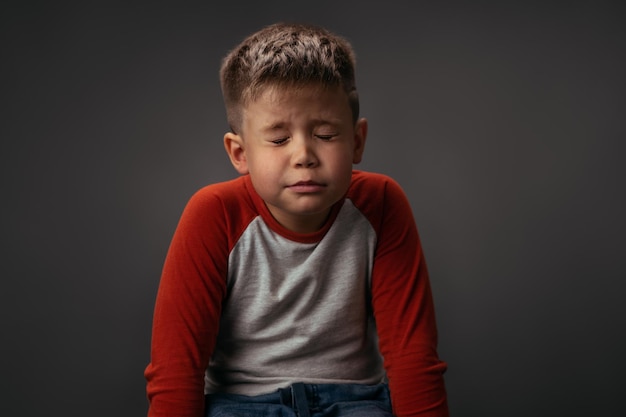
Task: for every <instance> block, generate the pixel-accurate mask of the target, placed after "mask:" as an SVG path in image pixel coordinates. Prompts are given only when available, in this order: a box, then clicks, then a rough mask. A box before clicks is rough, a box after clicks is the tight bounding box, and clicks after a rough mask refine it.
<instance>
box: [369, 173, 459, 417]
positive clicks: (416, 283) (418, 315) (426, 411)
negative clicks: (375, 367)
mask: <svg viewBox="0 0 626 417" xmlns="http://www.w3.org/2000/svg"><path fill="white" fill-rule="evenodd" d="M379 201H380V200H379ZM383 201H384V209H383V212H382V213H380V218H379V219H378V221H377V224H375V225H374V227H375V228H377V233H378V245H377V250H376V256H375V260H374V268H373V272H372V304H373V308H374V315H375V318H376V323H377V328H378V334H379V340H380V341H379V343H380V350H381V353H382V355H383V357H384V364H385V369H386V371H387V375H388V378H389V389H390V392H391V399H392V405H393V409H394V413H395V415H397V416H398V417H408V416H421V417H426V416H428V417H447V416H448V406H447V399H446V390H445V386H444V380H443V373H444V372H445V370H446V364H445V363H444V362H442V361H440V360H439V358H438V355H437V328H436V324H435V312H434V306H433V300H432V294H431V289H430V283H429V278H428V271H427V269H426V263H425V261H424V254H423V252H422V247H421V244H420V240H419V236H418V232H417V228H416V226H415V221H414V219H413V213H412V211H411V207H410V206H409V202H408V201H407V199H406V197H405V195H404V193H403V191H402V190H401V189H400V186H399V185H398V184H397V183H395V182H393V181H392V180H390V179H387V180H386V181H385V182H384V199H383Z"/></svg>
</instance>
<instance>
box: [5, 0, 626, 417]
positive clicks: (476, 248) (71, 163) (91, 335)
mask: <svg viewBox="0 0 626 417" xmlns="http://www.w3.org/2000/svg"><path fill="white" fill-rule="evenodd" d="M221 3H223V4H222V5H220V6H215V5H212V4H210V3H209V2H196V3H185V5H182V4H177V5H174V3H171V4H169V5H167V4H166V3H163V2H154V4H149V3H146V4H143V5H139V4H136V5H134V6H132V5H129V4H124V3H122V2H120V4H119V5H115V4H113V3H111V2H93V3H89V2H85V3H82V5H80V4H70V3H56V2H45V3H44V2H42V3H39V4H37V3H29V4H25V2H13V3H7V2H3V6H1V7H2V9H3V10H2V11H1V13H0V15H1V16H2V17H1V19H2V26H1V27H2V69H1V71H2V77H1V80H2V81H1V82H2V91H1V95H2V102H3V115H2V124H1V129H2V131H1V135H2V153H1V154H2V165H1V169H2V189H1V193H2V215H1V217H0V219H1V221H2V244H3V247H2V252H1V257H2V262H1V268H2V269H1V272H0V273H1V279H2V290H1V291H0V306H1V307H0V308H1V309H2V310H1V312H0V313H1V319H0V320H2V321H1V323H0V324H1V325H2V343H1V344H0V349H1V355H0V357H1V360H2V369H1V371H2V372H1V375H2V387H1V389H0V395H1V401H0V415H3V416H39V415H54V416H56V415H59V416H60V415H63V416H67V417H69V416H81V417H82V416H93V417H95V416H141V415H144V414H145V410H146V400H145V394H144V389H145V388H144V380H143V375H142V372H143V369H144V367H145V366H146V364H147V362H148V360H149V345H150V325H151V315H152V308H153V303H154V297H155V294H156V290H157V285H158V280H159V273H160V269H161V265H162V262H163V258H164V256H165V253H166V250H167V246H168V244H169V240H170V237H171V235H172V233H173V231H174V228H175V226H176V223H177V221H178V218H179V215H180V213H181V210H182V209H183V206H184V204H185V203H186V201H187V199H188V198H189V196H190V195H191V193H192V192H193V191H195V190H196V189H197V188H199V187H201V186H202V185H204V184H207V183H212V182H216V181H222V180H226V179H229V178H233V177H234V176H235V171H234V170H233V169H232V168H231V167H230V166H229V164H228V162H227V159H226V156H225V154H224V152H223V149H222V144H221V139H222V135H223V133H224V132H225V131H226V128H227V127H226V122H225V117H224V111H223V109H222V104H221V96H220V92H219V84H218V78H217V69H218V66H219V63H220V59H221V57H222V56H223V55H224V54H225V53H226V52H227V51H228V49H229V48H231V47H233V46H234V45H235V44H236V43H237V42H239V41H240V40H241V39H242V38H243V37H244V36H245V35H247V34H249V33H250V32H252V31H255V30H257V29H259V28H260V27H261V26H263V25H265V24H269V23H272V22H274V21H279V20H288V21H305V22H310V23H316V24H320V25H324V26H327V27H328V28H330V29H332V30H334V31H336V32H338V33H340V34H342V35H344V36H345V37H347V38H348V39H349V40H351V41H352V43H353V44H354V47H355V49H356V51H357V55H358V61H359V66H358V72H357V77H358V79H357V81H358V85H359V89H360V93H361V98H362V109H363V115H364V116H366V117H368V119H369V121H370V135H369V140H368V143H367V150H366V154H365V160H364V162H363V163H362V164H361V168H363V169H368V170H374V171H380V172H383V173H386V174H389V175H391V176H393V177H395V178H396V179H397V180H398V181H399V182H400V184H401V185H402V186H403V187H404V188H405V191H406V193H407V194H408V196H409V198H410V200H411V203H412V205H413V208H414V212H415V216H416V219H417V221H418V226H419V228H420V233H421V237H422V240H423V244H424V248H425V251H426V256H427V260H428V264H429V268H430V272H431V279H432V284H433V290H434V296H435V302H436V307H437V314H438V323H439V328H440V355H441V357H442V358H443V359H444V360H446V361H447V362H448V363H449V371H448V373H447V374H446V381H447V387H448V392H449V400H450V408H451V411H452V414H453V415H454V416H511V417H514V416H566V415H567V416H617V415H623V410H624V406H623V396H624V391H625V388H626V384H625V383H624V375H626V360H625V359H624V352H626V341H625V337H624V328H625V327H626V325H625V324H626V323H625V322H626V306H625V305H626V303H624V301H623V298H624V295H625V294H624V292H625V291H624V279H625V278H626V256H625V255H624V252H625V249H626V242H625V238H624V236H625V235H624V234H625V232H626V225H625V221H624V215H625V213H626V193H625V192H624V180H625V179H626V168H625V167H624V163H623V159H624V151H625V150H626V149H625V148H626V147H625V145H624V139H625V135H626V122H625V111H626V81H625V80H626V77H625V74H626V52H625V51H626V50H625V46H626V44H625V39H626V33H625V32H626V29H625V28H626V24H625V23H624V22H625V21H626V20H625V19H626V13H625V12H626V8H625V7H624V6H623V5H622V2H618V1H615V2H611V1H593V2H592V1H589V2H580V1H579V2H559V3H556V2H552V3H550V2H541V3H539V2H537V3H532V2H530V3H529V2H517V3H515V2H492V3H488V2H483V1H478V2H457V3H450V2H443V1H442V2H434V1H432V2H406V3H405V4H402V3H396V2H391V1H388V2H384V3H383V2H380V3H374V2H372V4H369V3H362V4H361V3H356V2H355V3H354V4H353V5H348V4H347V2H340V1H316V2H299V1H290V2H286V1H283V2H278V1H264V2H252V1H245V2H242V1H239V2H234V1H233V2H221Z"/></svg>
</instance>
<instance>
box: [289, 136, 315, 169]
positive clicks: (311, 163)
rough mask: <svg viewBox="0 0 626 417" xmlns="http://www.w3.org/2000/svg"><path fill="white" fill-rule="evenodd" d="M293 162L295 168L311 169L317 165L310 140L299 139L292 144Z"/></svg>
mask: <svg viewBox="0 0 626 417" xmlns="http://www.w3.org/2000/svg"><path fill="white" fill-rule="evenodd" d="M292 143H293V154H292V158H293V162H294V165H295V166H296V167H300V168H313V167H315V166H317V165H318V163H319V160H318V159H317V155H316V153H315V149H314V145H313V143H312V140H310V139H308V138H301V139H298V140H294V141H293V142H292Z"/></svg>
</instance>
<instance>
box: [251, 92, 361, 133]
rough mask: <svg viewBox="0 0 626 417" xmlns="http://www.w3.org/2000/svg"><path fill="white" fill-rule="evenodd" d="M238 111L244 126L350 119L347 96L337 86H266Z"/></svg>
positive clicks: (350, 113)
mask: <svg viewBox="0 0 626 417" xmlns="http://www.w3.org/2000/svg"><path fill="white" fill-rule="evenodd" d="M242 110H243V116H244V124H246V122H248V123H250V122H252V123H254V124H259V123H260V124H274V123H276V122H283V121H285V122H286V121H288V120H292V119H302V118H310V119H327V120H328V121H331V120H332V121H335V122H340V121H343V120H346V121H349V120H351V117H352V112H351V108H350V105H349V100H348V95H347V94H346V93H345V92H344V90H343V89H342V88H341V87H339V86H337V87H327V86H323V85H316V84H305V85H297V86H294V85H282V84H272V85H268V86H266V87H264V88H263V89H262V90H260V91H259V93H258V94H257V95H256V97H255V98H254V99H251V100H249V101H248V103H247V104H245V105H244V106H243V108H242Z"/></svg>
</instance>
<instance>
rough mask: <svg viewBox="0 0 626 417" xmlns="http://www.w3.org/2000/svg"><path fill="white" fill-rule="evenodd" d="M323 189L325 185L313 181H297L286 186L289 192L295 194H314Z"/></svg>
mask: <svg viewBox="0 0 626 417" xmlns="http://www.w3.org/2000/svg"><path fill="white" fill-rule="evenodd" d="M325 187H326V185H325V184H321V183H319V182H315V181H298V182H296V183H294V184H291V185H290V186H288V188H289V189H290V190H292V191H294V192H297V193H316V192H319V191H321V190H323V189H324V188H325Z"/></svg>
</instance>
